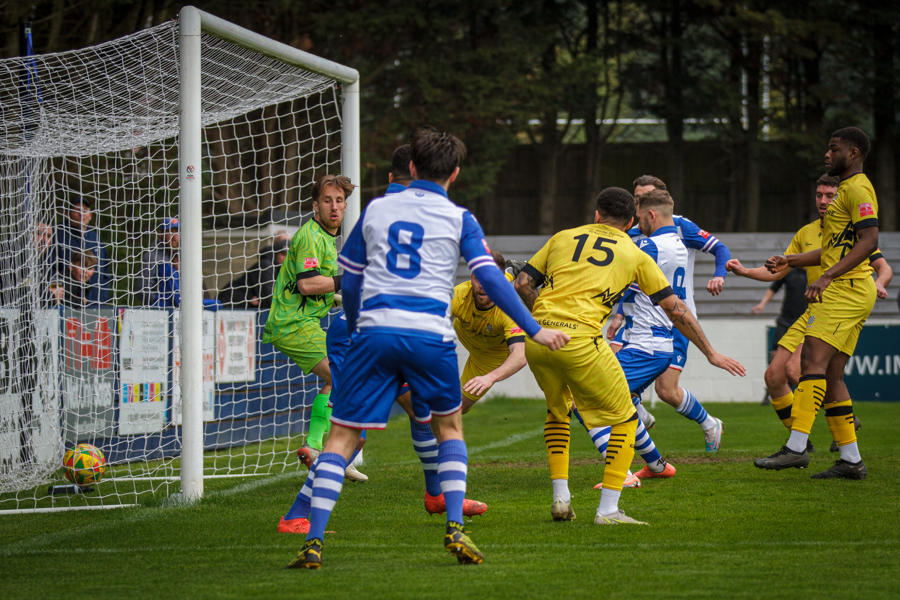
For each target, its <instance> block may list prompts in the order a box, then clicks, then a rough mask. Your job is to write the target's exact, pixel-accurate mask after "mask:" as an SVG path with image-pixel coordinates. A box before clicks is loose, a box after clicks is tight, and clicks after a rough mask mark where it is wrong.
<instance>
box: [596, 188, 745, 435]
mask: <svg viewBox="0 0 900 600" xmlns="http://www.w3.org/2000/svg"><path fill="white" fill-rule="evenodd" d="M634 186H635V187H634V195H635V197H636V198H639V197H640V196H641V195H642V194H645V193H647V192H649V191H651V190H654V189H657V190H666V184H665V182H663V181H662V180H661V179H659V178H658V177H653V176H651V175H643V176H641V177H638V178H637V179H636V180H635V181H634ZM672 224H673V225H674V227H675V230H676V232H677V233H678V236H679V237H680V238H681V241H682V242H683V243H684V245H685V247H686V248H687V251H688V261H687V265H686V266H685V268H684V269H683V271H682V272H681V273H679V274H678V275H677V277H676V282H675V284H674V285H675V286H677V287H679V288H681V289H683V290H684V295H685V298H684V302H685V304H687V306H688V308H689V309H690V311H691V313H692V314H694V315H695V316H696V315H697V306H696V305H695V304H694V259H695V258H696V254H697V251H700V252H704V253H707V254H712V255H713V256H714V257H715V259H716V270H715V273H714V274H713V277H712V279H710V280H709V282H708V283H707V284H706V289H707V291H708V292H709V293H710V294H712V295H713V296H718V295H719V294H720V293H722V287H723V286H724V284H725V275H726V274H727V271H726V269H725V264H726V263H727V262H728V260H729V259H730V258H731V252H730V251H729V250H728V248H727V247H726V246H725V244H723V243H722V242H721V241H719V239H717V238H716V236H714V235H712V234H710V233H708V232H706V231H704V230H703V229H700V227H698V226H697V225H696V224H695V223H694V222H693V221H691V220H690V219H686V218H685V217H682V216H679V215H673V217H672ZM628 234H629V235H630V236H631V239H632V240H634V242H635V243H638V242H639V240H641V239H643V238H644V237H646V236H644V235H643V234H642V233H641V230H640V228H638V227H635V228H633V229H631V230H630V231H629V232H628ZM673 289H674V288H673ZM620 308H621V307H620ZM620 314H621V313H620ZM623 316H624V315H623ZM626 320H627V319H626ZM621 321H622V319H621V318H620V317H619V316H617V317H616V319H615V320H614V321H613V324H612V325H611V326H610V330H609V331H608V332H607V335H608V336H609V335H610V334H611V333H612V334H615V333H616V330H617V329H618V327H619V324H621ZM629 335H630V332H628V331H625V332H621V335H620V336H618V337H619V339H618V340H614V341H612V342H611V343H612V345H613V346H621V345H622V344H623V343H626V342H627V341H628V338H629ZM673 341H674V348H673V349H674V353H675V355H674V358H673V360H672V363H671V364H670V365H669V368H668V369H667V370H666V371H665V372H664V373H663V374H662V375H660V376H659V378H658V379H657V380H656V394H657V395H658V396H659V398H660V399H661V400H662V401H663V402H665V403H666V404H669V405H670V406H672V407H673V408H674V409H675V410H676V411H677V412H678V413H679V414H681V415H683V416H684V417H686V418H688V419H691V420H692V421H695V422H697V423H699V424H700V426H701V428H702V429H703V435H704V438H705V441H706V451H707V452H715V451H717V450H718V449H719V447H720V445H721V443H722V431H723V430H724V427H723V426H722V422H721V421H720V420H718V419H716V418H714V417H711V416H709V414H708V413H707V412H706V410H705V409H704V408H703V405H702V404H700V401H699V400H698V399H697V397H696V396H694V395H693V394H692V393H691V392H690V391H689V390H686V389H683V388H681V387H679V385H678V380H679V378H680V377H681V372H682V371H683V370H684V365H685V363H686V362H687V350H688V345H689V344H688V340H687V338H686V337H684V335H682V334H681V332H679V331H675V332H674V339H673ZM614 350H615V348H614ZM638 415H639V416H640V417H641V420H642V421H644V422H645V424H646V425H647V427H648V428H650V427H653V423H654V422H655V421H656V420H655V419H654V418H653V417H652V415H650V414H649V413H648V412H647V411H646V410H644V409H643V406H639V407H638Z"/></svg>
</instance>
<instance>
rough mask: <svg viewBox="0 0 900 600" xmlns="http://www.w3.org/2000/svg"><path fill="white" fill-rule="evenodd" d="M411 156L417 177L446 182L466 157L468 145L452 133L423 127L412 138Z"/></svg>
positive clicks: (410, 145)
mask: <svg viewBox="0 0 900 600" xmlns="http://www.w3.org/2000/svg"><path fill="white" fill-rule="evenodd" d="M409 154H410V158H411V160H412V163H413V164H414V165H415V166H416V177H418V178H419V179H425V180H426V181H445V180H446V179H449V177H450V176H451V175H452V174H453V171H454V170H456V167H458V166H459V163H460V161H462V160H463V159H464V158H465V157H466V145H465V144H463V143H462V142H461V141H460V140H459V138H457V137H456V136H454V135H452V134H450V133H446V132H443V131H438V130H437V129H435V128H434V127H422V128H421V129H419V130H418V131H416V132H415V133H414V134H413V136H412V140H411V141H410V144H409Z"/></svg>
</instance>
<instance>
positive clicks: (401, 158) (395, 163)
mask: <svg viewBox="0 0 900 600" xmlns="http://www.w3.org/2000/svg"><path fill="white" fill-rule="evenodd" d="M411 160H412V158H411V157H410V152H409V144H403V145H402V146H400V147H399V148H397V149H396V150H394V156H392V157H391V175H393V177H394V181H397V180H400V181H410V180H412V178H413V176H412V173H410V172H409V162H410V161H411Z"/></svg>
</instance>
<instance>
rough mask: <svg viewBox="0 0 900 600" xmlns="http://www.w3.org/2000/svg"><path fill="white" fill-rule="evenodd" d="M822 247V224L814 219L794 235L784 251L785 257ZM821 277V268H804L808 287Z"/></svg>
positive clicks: (816, 266) (818, 266)
mask: <svg viewBox="0 0 900 600" xmlns="http://www.w3.org/2000/svg"><path fill="white" fill-rule="evenodd" d="M821 247H822V222H821V220H819V219H816V220H815V221H813V222H812V223H809V224H808V225H804V226H803V227H801V228H800V230H799V231H798V232H797V233H795V234H794V239H792V240H791V243H790V245H789V246H788V247H787V250H785V251H784V255H785V256H790V255H791V254H803V253H804V252H810V251H812V250H816V249H817V248H821ZM821 276H822V267H821V266H820V265H815V266H812V267H806V284H807V285H809V284H811V283H812V282H814V281H815V280H817V279H818V278H819V277H821Z"/></svg>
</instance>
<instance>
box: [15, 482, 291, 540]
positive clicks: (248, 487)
mask: <svg viewBox="0 0 900 600" xmlns="http://www.w3.org/2000/svg"><path fill="white" fill-rule="evenodd" d="M297 475H298V472H296V471H294V472H284V473H279V474H278V475H274V476H272V477H266V478H264V479H256V480H254V481H248V482H247V483H242V484H241V485H237V486H235V487H233V488H229V489H227V490H218V491H214V492H209V493H208V494H206V495H205V496H204V497H206V498H221V497H227V496H232V495H234V494H240V493H243V492H249V491H252V490H255V489H257V488H260V487H263V486H265V485H269V484H270V483H275V482H276V481H280V480H282V479H289V478H291V477H296V476H297ZM189 506H191V505H190V504H185V503H181V502H169V503H167V504H166V505H165V506H163V507H162V508H150V509H145V510H140V509H136V510H127V511H123V515H122V516H121V517H120V518H117V519H110V520H104V521H96V522H93V523H88V524H87V525H83V526H81V527H76V528H74V529H67V530H64V531H56V532H51V533H44V534H41V535H39V536H35V537H33V538H29V539H26V540H20V541H18V542H15V543H13V544H8V545H7V546H5V547H3V548H0V556H5V555H10V554H15V553H20V552H21V551H29V549H30V548H40V547H41V546H63V545H64V544H62V543H61V542H62V541H63V540H66V539H68V538H71V537H76V536H82V535H85V534H87V533H93V532H95V531H102V530H104V529H110V528H113V527H118V526H119V525H121V524H123V523H134V522H139V521H147V520H152V519H157V518H160V517H165V516H168V515H169V514H170V513H169V511H171V510H180V509H183V508H187V507H189ZM20 549H21V550H20Z"/></svg>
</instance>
